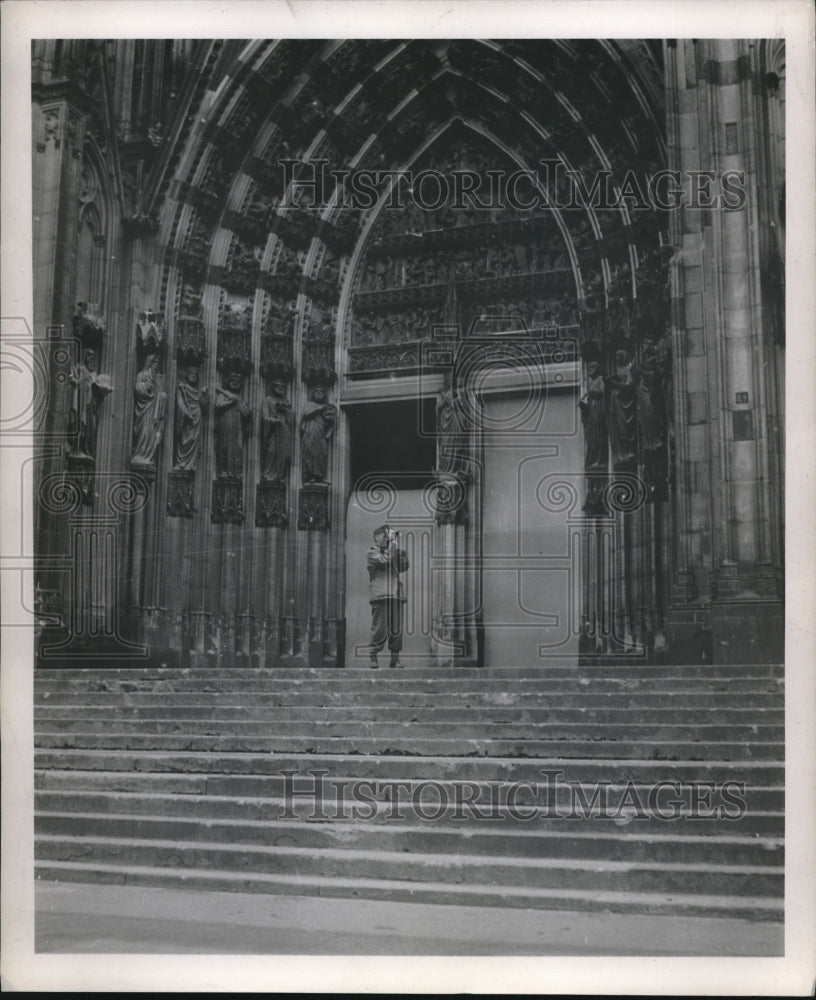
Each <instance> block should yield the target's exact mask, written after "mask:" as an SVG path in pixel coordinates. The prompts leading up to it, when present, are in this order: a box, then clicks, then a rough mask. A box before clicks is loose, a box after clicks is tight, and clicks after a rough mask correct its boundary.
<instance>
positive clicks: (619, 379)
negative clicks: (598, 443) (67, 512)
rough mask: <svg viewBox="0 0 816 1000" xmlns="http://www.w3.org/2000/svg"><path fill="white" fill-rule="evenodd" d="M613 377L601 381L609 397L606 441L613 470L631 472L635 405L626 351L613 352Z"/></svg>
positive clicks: (635, 439)
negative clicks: (609, 448)
mask: <svg viewBox="0 0 816 1000" xmlns="http://www.w3.org/2000/svg"><path fill="white" fill-rule="evenodd" d="M615 365H616V370H615V374H614V375H607V376H605V378H604V381H605V383H606V387H607V390H608V393H609V397H608V398H609V408H608V416H609V440H610V441H611V443H612V465H613V467H614V468H615V469H620V470H625V469H627V468H634V467H635V464H636V462H637V454H636V442H637V404H636V398H635V380H634V378H633V377H632V367H631V364H630V361H629V355H628V354H627V353H626V351H616V352H615Z"/></svg>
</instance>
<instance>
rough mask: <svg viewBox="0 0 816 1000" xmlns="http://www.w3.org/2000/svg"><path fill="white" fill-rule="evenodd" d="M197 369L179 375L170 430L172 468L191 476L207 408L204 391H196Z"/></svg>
mask: <svg viewBox="0 0 816 1000" xmlns="http://www.w3.org/2000/svg"><path fill="white" fill-rule="evenodd" d="M198 376H199V370H198V365H190V366H189V367H188V368H186V369H184V370H183V371H182V373H181V381H180V382H179V384H178V388H177V389H176V418H175V423H174V427H173V468H174V469H175V470H182V469H185V470H187V471H189V472H192V471H193V470H194V469H195V467H196V462H197V461H198V453H199V451H200V450H201V431H202V422H203V419H204V416H205V414H206V412H207V409H208V407H209V398H208V395H207V390H206V389H199V388H198Z"/></svg>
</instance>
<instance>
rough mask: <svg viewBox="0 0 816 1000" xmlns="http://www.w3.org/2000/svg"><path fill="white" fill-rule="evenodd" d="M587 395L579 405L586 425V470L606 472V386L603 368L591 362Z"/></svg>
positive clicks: (595, 362) (607, 448)
mask: <svg viewBox="0 0 816 1000" xmlns="http://www.w3.org/2000/svg"><path fill="white" fill-rule="evenodd" d="M587 374H588V376H589V381H588V385H587V391H586V393H585V394H584V395H583V396H582V397H581V400H580V402H579V403H578V405H579V407H580V408H581V420H582V422H583V425H584V449H585V450H584V469H585V470H586V471H587V472H596V471H605V470H606V466H607V456H608V450H609V446H608V444H607V437H606V386H605V385H604V377H603V375H602V374H601V366H600V365H599V364H598V362H597V361H591V362H590V364H589V368H588V372H587Z"/></svg>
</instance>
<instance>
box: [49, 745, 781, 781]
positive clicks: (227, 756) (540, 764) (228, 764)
mask: <svg viewBox="0 0 816 1000" xmlns="http://www.w3.org/2000/svg"><path fill="white" fill-rule="evenodd" d="M35 766H36V767H37V768H49V767H53V768H59V769H61V770H64V769H79V770H102V771H117V770H124V771H153V772H155V773H162V772H164V773H173V772H176V773H177V772H183V771H187V772H193V773H195V772H200V773H205V774H213V775H215V774H221V775H222V776H229V777H236V776H238V775H253V774H254V775H267V776H275V775H280V774H281V773H282V772H283V771H285V770H289V771H293V772H295V773H301V772H304V771H305V770H306V766H308V769H309V770H314V769H316V768H320V769H323V770H325V771H326V773H327V774H330V775H353V776H355V777H360V778H377V779H384V778H407V779H410V780H413V779H416V778H418V777H422V778H424V779H431V778H438V779H446V778H449V779H456V780H464V779H476V780H479V781H489V780H495V781H537V780H538V781H540V780H542V778H541V775H542V772H544V771H550V772H553V773H555V772H566V773H567V774H568V776H569V779H570V780H574V781H580V782H594V781H604V780H606V781H617V782H620V781H622V782H626V781H628V780H630V779H631V780H636V781H641V782H642V781H643V780H644V778H645V779H648V780H649V781H659V780H675V781H697V782H700V781H727V780H733V781H741V782H744V783H745V784H748V785H769V784H770V785H783V784H784V767H783V766H782V764H781V763H779V762H768V761H757V760H733V761H721V760H713V759H710V760H706V761H683V760H678V761H672V760H666V761H649V760H634V759H620V758H610V759H608V760H607V759H605V760H603V761H591V760H587V761H575V760H570V761H566V760H563V759H561V758H556V757H538V758H527V757H524V758H513V757H498V756H491V757H441V756H425V755H417V756H406V755H397V754H380V755H373V754H370V755H364V754H360V755H354V754H317V753H315V754H312V755H310V756H309V757H308V758H305V759H304V757H303V756H302V755H301V754H299V753H297V752H286V753H260V754H258V753H223V752H209V753H208V752H200V753H199V752H188V753H184V752H178V753H175V752H171V751H148V750H135V751H131V750H107V749H106V750H62V751H59V750H38V751H37V752H36V753H35Z"/></svg>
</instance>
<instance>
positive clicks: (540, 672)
mask: <svg viewBox="0 0 816 1000" xmlns="http://www.w3.org/2000/svg"><path fill="white" fill-rule="evenodd" d="M406 663H407V665H406V667H405V668H404V669H403V671H402V673H403V674H404V675H414V676H417V677H432V678H433V677H439V676H440V675H442V676H450V677H456V678H463V679H466V680H467V681H468V682H470V681H472V680H475V681H478V680H479V679H489V678H500V679H505V680H514V679H517V678H525V677H532V678H547V677H574V676H576V675H586V676H596V677H602V678H610V677H612V678H615V677H662V676H670V677H709V676H712V675H714V676H717V677H734V678H744V677H782V676H783V675H784V672H785V671H784V665H783V664H781V663H717V664H714V663H692V664H664V665H657V664H648V663H639V664H622V663H621V664H614V663H611V664H598V665H592V664H583V665H580V666H579V665H578V664H576V663H574V662H570V663H564V662H559V661H557V660H554V661H552V662H549V661H548V662H547V663H542V664H540V665H536V666H530V665H527V666H516V667H453V668H450V669H440V668H438V667H412V666H411V664H410V661H406ZM367 673H368V668H367V667H360V668H353V667H349V668H346V669H345V670H337V669H334V668H326V667H272V668H269V667H236V666H218V667H146V666H143V665H140V664H139V662H138V661H136V660H134V661H133V662H132V665H130V666H126V667H122V666H121V665H120V666H118V667H95V666H82V667H52V668H49V667H45V666H42V667H40V666H38V667H37V668H36V670H35V671H34V679H35V681H39V680H43V681H44V680H49V679H54V680H76V679H78V680H86V679H89V678H101V679H111V678H116V677H123V678H125V679H127V678H131V679H132V678H133V677H134V676H139V675H141V676H144V677H149V678H159V679H161V678H168V679H172V678H178V677H187V678H199V677H200V678H211V679H213V678H215V679H217V678H220V677H223V676H225V675H226V676H228V677H245V678H252V677H258V676H266V675H270V676H273V677H276V678H280V679H286V678H290V679H295V680H307V679H309V678H321V679H324V680H332V679H337V680H342V678H344V677H348V676H352V675H358V676H359V675H365V674H367Z"/></svg>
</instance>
